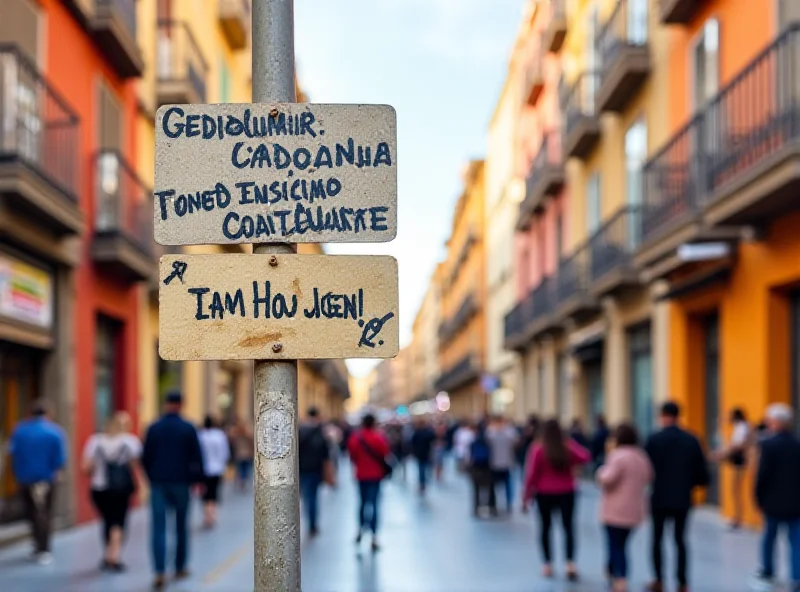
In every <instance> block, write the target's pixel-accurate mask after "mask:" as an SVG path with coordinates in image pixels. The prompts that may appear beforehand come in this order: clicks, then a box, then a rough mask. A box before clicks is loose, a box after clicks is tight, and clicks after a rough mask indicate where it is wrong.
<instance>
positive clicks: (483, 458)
mask: <svg viewBox="0 0 800 592" xmlns="http://www.w3.org/2000/svg"><path fill="white" fill-rule="evenodd" d="M491 459H492V451H491V448H490V447H489V441H488V440H487V439H486V427H484V426H483V425H478V429H477V431H476V433H475V437H474V438H473V440H472V442H471V443H470V447H469V454H468V455H467V466H468V467H469V473H470V477H471V478H472V515H473V516H475V517H476V518H478V516H479V515H480V509H481V504H482V503H483V498H484V497H486V496H484V494H487V495H488V499H487V503H488V504H489V513H490V514H491V515H492V516H497V497H496V493H495V489H494V481H493V480H492V469H491Z"/></svg>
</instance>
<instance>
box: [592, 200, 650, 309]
mask: <svg viewBox="0 0 800 592" xmlns="http://www.w3.org/2000/svg"><path fill="white" fill-rule="evenodd" d="M640 234H641V208H640V207H639V206H631V205H628V206H623V207H622V208H620V209H619V210H618V211H617V213H616V214H614V215H613V216H612V217H611V218H610V219H609V220H608V221H607V222H606V223H605V224H603V225H602V226H601V227H600V228H599V229H598V230H597V231H596V232H595V233H594V234H593V235H592V237H591V238H590V239H589V248H590V250H591V261H590V264H589V278H590V281H591V286H590V292H591V294H592V296H594V297H597V298H599V297H601V296H604V295H606V294H610V293H613V292H615V291H616V290H619V289H620V288H624V287H627V286H634V285H638V284H639V275H638V273H636V271H635V269H634V268H633V263H632V257H633V254H634V252H635V251H636V249H637V248H638V246H639V240H640Z"/></svg>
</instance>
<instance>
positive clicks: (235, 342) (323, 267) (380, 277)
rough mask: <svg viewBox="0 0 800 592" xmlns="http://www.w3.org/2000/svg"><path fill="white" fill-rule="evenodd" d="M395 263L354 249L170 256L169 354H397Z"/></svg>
mask: <svg viewBox="0 0 800 592" xmlns="http://www.w3.org/2000/svg"><path fill="white" fill-rule="evenodd" d="M398 348H399V332H398V293H397V261H396V260H395V259H394V258H393V257H388V256H377V255H376V256H354V255H336V256H330V255H245V254H209V255H181V254H178V255H165V256H163V257H162V258H161V263H160V281H159V353H160V354H161V357H162V358H164V359H165V360H254V359H255V360H265V359H289V360H291V359H301V360H302V359H324V358H390V357H393V356H395V355H396V354H397V351H398Z"/></svg>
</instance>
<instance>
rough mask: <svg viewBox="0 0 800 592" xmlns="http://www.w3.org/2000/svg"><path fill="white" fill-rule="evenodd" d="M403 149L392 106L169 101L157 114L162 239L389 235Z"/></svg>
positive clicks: (364, 238)
mask: <svg viewBox="0 0 800 592" xmlns="http://www.w3.org/2000/svg"><path fill="white" fill-rule="evenodd" d="M396 152H397V115H396V113H395V110H394V109H393V108H392V107H390V106H388V105H317V104H304V103H276V104H271V105H269V104H238V105H237V104H224V105H166V106H164V107H161V109H159V110H158V114H157V116H156V174H155V189H154V197H155V200H154V206H155V212H154V217H155V239H156V242H157V243H159V244H162V245H196V244H211V245H214V244H216V245H221V244H232V243H270V242H284V243H285V242H291V243H320V242H326V243H327V242H347V243H356V242H387V241H391V240H392V239H394V237H395V236H396V235H397V163H396V158H397V154H396Z"/></svg>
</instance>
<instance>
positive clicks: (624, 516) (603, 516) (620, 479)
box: [597, 424, 653, 592]
mask: <svg viewBox="0 0 800 592" xmlns="http://www.w3.org/2000/svg"><path fill="white" fill-rule="evenodd" d="M614 441H615V443H616V444H615V448H614V450H612V451H611V453H610V454H609V455H608V456H607V457H606V462H605V464H604V465H603V466H602V467H600V469H599V470H598V471H597V482H598V483H599V485H600V487H601V489H602V496H603V499H602V504H601V508H600V520H601V521H602V523H603V524H604V525H605V527H606V537H607V541H608V576H609V578H611V582H612V589H613V590H614V592H625V591H626V590H627V581H626V578H627V576H628V561H627V555H626V550H625V547H626V545H627V542H628V538H629V536H630V534H631V532H633V530H634V529H635V528H636V527H637V526H638V525H639V524H640V523H641V522H642V521H643V520H644V519H645V516H646V515H647V501H646V499H647V498H646V497H645V495H646V490H647V486H648V485H649V484H650V482H651V481H652V480H653V467H652V466H651V465H650V459H648V458H647V454H645V452H644V451H643V450H642V449H641V448H640V447H639V437H638V435H637V434H636V429H635V428H634V427H633V426H630V425H628V424H622V425H620V426H619V427H618V428H617V429H616V430H615V432H614Z"/></svg>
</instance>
